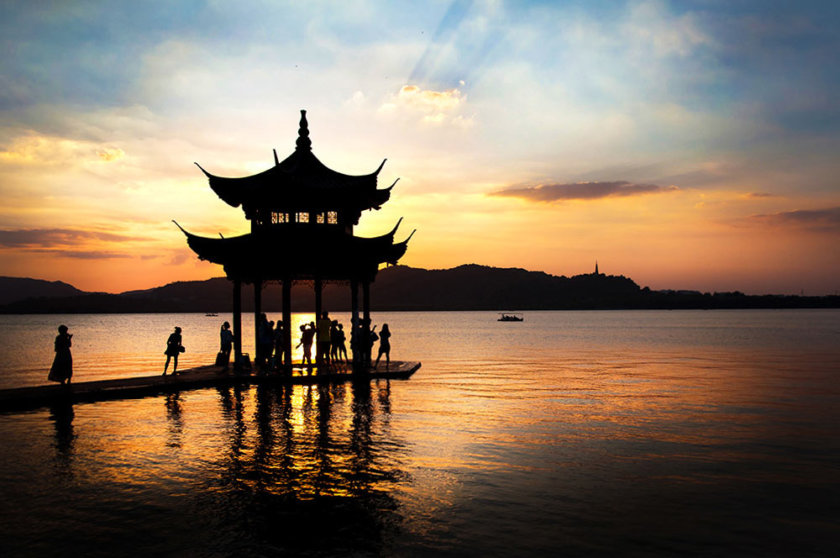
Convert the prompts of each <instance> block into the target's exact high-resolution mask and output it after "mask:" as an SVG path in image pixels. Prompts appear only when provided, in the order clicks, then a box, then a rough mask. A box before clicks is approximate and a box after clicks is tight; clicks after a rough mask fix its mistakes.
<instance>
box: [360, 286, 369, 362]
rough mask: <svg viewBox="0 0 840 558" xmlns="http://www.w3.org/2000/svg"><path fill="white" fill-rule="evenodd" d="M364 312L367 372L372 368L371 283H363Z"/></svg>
mask: <svg viewBox="0 0 840 558" xmlns="http://www.w3.org/2000/svg"><path fill="white" fill-rule="evenodd" d="M362 312H363V313H364V315H363V323H364V324H365V331H364V334H363V335H362V339H364V340H365V347H364V351H363V353H364V355H365V362H364V365H365V370H367V369H368V368H369V367H370V281H363V282H362Z"/></svg>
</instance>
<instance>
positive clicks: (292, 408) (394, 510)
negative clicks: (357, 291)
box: [217, 383, 406, 551]
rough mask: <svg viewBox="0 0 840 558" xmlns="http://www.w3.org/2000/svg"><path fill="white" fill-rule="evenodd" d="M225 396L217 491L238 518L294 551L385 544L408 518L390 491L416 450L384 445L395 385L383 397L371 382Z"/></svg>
mask: <svg viewBox="0 0 840 558" xmlns="http://www.w3.org/2000/svg"><path fill="white" fill-rule="evenodd" d="M218 393H219V396H220V398H219V401H220V404H221V410H222V414H223V418H224V422H225V429H226V433H227V440H228V450H227V452H226V455H225V456H224V457H223V459H222V462H221V463H220V465H221V469H222V476H221V478H219V479H218V482H219V484H220V485H221V486H219V487H217V488H220V489H221V492H222V493H223V495H224V498H225V499H226V500H227V501H226V503H225V508H226V510H227V511H226V513H229V514H231V517H230V520H232V521H236V522H237V523H239V524H240V525H247V526H248V527H249V529H252V530H253V531H252V536H254V537H255V538H256V539H257V540H260V541H264V542H267V543H268V544H270V545H272V547H279V548H285V549H287V550H301V551H303V550H314V549H318V548H321V549H331V551H336V550H337V549H342V551H371V550H376V549H380V550H381V548H382V546H383V545H384V544H385V541H386V540H387V538H388V537H387V535H388V533H390V532H392V531H394V529H395V528H396V527H397V526H398V525H399V523H400V522H401V521H402V518H401V516H400V513H399V505H398V502H397V501H396V499H395V498H394V497H393V496H391V494H390V492H391V490H392V489H393V488H394V486H395V484H396V482H397V481H399V480H401V479H403V478H404V473H403V472H402V471H401V470H400V467H399V465H400V463H401V462H402V461H403V459H402V458H403V456H404V454H405V451H406V447H405V445H404V444H402V443H400V442H399V441H397V440H393V439H382V440H381V442H383V443H382V444H378V443H377V442H376V441H375V440H378V439H379V434H380V432H379V431H378V430H377V427H378V426H377V425H379V424H381V423H382V421H381V420H380V419H381V418H382V417H383V409H388V411H387V412H388V413H389V412H390V401H389V400H388V399H389V392H388V391H385V392H383V391H382V390H381V389H380V390H379V393H378V396H377V397H376V398H374V397H372V387H371V385H370V383H364V384H358V385H352V386H345V385H336V386H330V385H320V386H319V385H315V386H258V387H256V388H245V389H240V388H235V387H232V388H220V389H219V390H218ZM251 397H252V398H253V415H252V417H249V413H248V412H247V411H246V409H248V408H249V402H250V398H251ZM348 398H349V400H348ZM249 430H250V432H249ZM380 446H381V447H380Z"/></svg>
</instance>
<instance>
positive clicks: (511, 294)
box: [0, 264, 840, 314]
mask: <svg viewBox="0 0 840 558" xmlns="http://www.w3.org/2000/svg"><path fill="white" fill-rule="evenodd" d="M0 292H3V293H4V294H3V296H4V297H5V298H4V301H5V302H4V303H0V314H145V313H150V314H163V313H208V312H216V313H229V312H231V311H232V310H233V300H232V288H231V282H230V281H228V280H227V279H225V278H223V277H217V278H214V279H207V280H205V281H179V282H175V283H170V284H167V285H164V286H162V287H156V288H153V289H148V290H143V291H129V292H125V293H121V294H106V293H86V292H84V291H79V290H78V289H75V288H74V287H72V286H71V285H68V284H66V283H61V282H48V281H40V280H37V279H25V278H8V277H0ZM16 296H17V298H15V297H16ZM281 299H282V296H281V292H280V286H279V285H278V284H274V283H272V284H269V285H267V286H266V287H265V288H264V289H263V291H262V301H263V311H266V312H279V311H280V301H281ZM323 307H324V308H327V309H329V310H332V311H337V312H343V311H349V310H350V289H349V288H348V287H347V286H346V285H342V284H335V283H328V284H327V285H326V286H325V288H324V291H323ZM253 308H254V295H253V286H252V285H243V287H242V310H243V312H252V311H253ZM314 308H315V301H314V292H313V289H312V288H311V286H310V285H308V284H306V283H303V284H295V286H294V287H293V288H292V311H293V312H311V311H313V309H314ZM802 308H840V296H838V295H826V296H801V295H746V294H744V293H741V292H738V291H734V292H723V293H720V292H716V293H700V292H697V291H675V290H658V291H654V290H651V289H649V288H647V287H644V288H641V287H639V285H637V284H636V283H635V282H634V281H633V280H632V279H629V278H627V277H624V276H621V275H605V274H603V273H590V274H584V275H576V276H573V277H565V276H555V275H549V274H547V273H543V272H539V271H527V270H524V269H518V268H494V267H487V266H479V265H474V264H470V265H463V266H459V267H456V268H452V269H444V270H426V269H418V268H410V267H405V266H395V267H389V268H386V269H383V270H381V271H380V272H379V274H378V276H377V279H376V281H375V282H374V283H372V284H371V310H373V311H377V312H383V311H399V312H436V311H467V312H469V311H487V312H490V311H492V312H505V311H520V312H527V311H542V310H546V311H551V310H724V309H731V310H736V309H740V310H745V309H802Z"/></svg>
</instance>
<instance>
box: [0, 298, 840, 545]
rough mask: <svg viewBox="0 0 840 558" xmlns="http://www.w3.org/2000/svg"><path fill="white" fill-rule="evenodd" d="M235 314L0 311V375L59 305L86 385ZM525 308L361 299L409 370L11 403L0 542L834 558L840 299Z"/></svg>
mask: <svg viewBox="0 0 840 558" xmlns="http://www.w3.org/2000/svg"><path fill="white" fill-rule="evenodd" d="M271 317H272V318H273V319H276V318H277V316H276V315H275V316H271ZM335 317H337V318H338V319H340V320H342V321H343V322H344V323H345V324H346V323H347V322H348V319H347V318H348V316H347V315H343V314H339V315H337V316H335ZM226 318H227V319H229V317H226V316H219V317H206V316H204V315H199V314H169V315H161V314H149V315H72V316H0V324H2V331H3V333H4V338H5V340H6V343H5V348H6V353H5V356H6V358H5V367H4V370H3V373H2V377H0V387H4V388H5V387H15V386H22V385H38V384H43V383H45V378H46V373H47V369H48V368H49V365H50V362H51V360H52V340H53V338H54V337H55V335H56V327H57V326H58V325H59V324H60V323H65V324H66V325H68V326H69V327H70V331H71V333H73V334H74V337H73V357H74V371H75V374H74V380H75V381H84V380H89V379H100V378H106V377H123V376H134V375H146V374H151V373H160V371H162V368H163V361H164V358H165V357H164V356H163V354H162V353H163V349H164V345H165V340H166V337H167V336H168V334H169V333H170V331H171V329H172V327H173V326H175V325H178V326H180V327H182V328H183V336H184V345H185V346H186V347H187V352H186V353H185V354H184V355H183V358H182V360H181V367H182V368H186V367H189V366H195V365H199V364H207V363H210V362H212V359H213V357H214V355H215V352H216V351H217V350H218V327H219V324H220V323H221V321H223V320H224V319H226ZM525 318H526V321H525V322H522V323H499V322H497V321H495V320H496V315H495V314H493V313H487V312H453V313H379V314H375V316H374V319H375V323H377V324H381V323H383V322H387V323H388V324H389V326H390V328H391V330H392V332H393V337H392V347H393V350H392V357H393V358H395V359H399V360H418V361H421V362H422V363H423V366H422V368H421V369H420V370H419V371H418V372H417V373H416V374H415V375H414V377H412V378H411V379H410V380H408V381H392V382H385V381H378V382H377V381H373V382H371V383H370V384H369V385H367V384H365V385H356V386H353V385H339V386H331V387H322V388H319V387H304V386H295V387H289V388H276V389H269V388H257V387H250V388H242V389H233V388H231V389H204V390H196V391H185V392H182V393H179V394H173V395H168V396H158V397H148V398H143V399H132V400H124V401H108V402H100V403H91V404H79V405H75V406H72V407H54V408H51V409H41V410H36V411H32V412H25V413H6V414H0V436H2V450H0V555H2V556H24V555H25V556H32V555H35V556H51V555H56V556H58V555H62V556H65V555H77V554H79V555H86V556H110V555H114V554H120V555H128V556H152V555H160V554H164V555H179V556H235V555H243V556H249V555H250V556H274V555H280V554H290V553H294V554H298V555H303V556H335V555H354V556H368V555H372V556H375V555H383V556H441V555H442V556H463V555H467V556H511V555H515V556H550V555H565V556H579V555H586V556H592V555H596V556H615V555H622V556H623V555H630V556H649V555H672V556H677V555H679V556H709V555H714V556H720V555H736V556H829V555H840V311H838V310H763V311H662V312H660V311H638V312H635V311H633V312H630V311H615V312H613V311H609V312H529V313H527V314H526V315H525ZM295 319H296V323H297V322H302V321H309V320H310V319H311V316H310V315H305V314H301V315H296V316H295ZM243 321H245V322H246V324H245V325H246V326H248V325H250V326H251V327H250V328H247V327H246V330H245V335H246V341H247V340H249V339H251V338H252V335H253V324H252V320H243ZM252 344H253V342H252V341H251V345H252ZM246 351H248V352H251V353H252V354H253V350H252V349H251V348H250V347H246Z"/></svg>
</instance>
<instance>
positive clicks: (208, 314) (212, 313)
mask: <svg viewBox="0 0 840 558" xmlns="http://www.w3.org/2000/svg"><path fill="white" fill-rule="evenodd" d="M204 315H205V316H207V317H210V318H215V317H216V316H218V314H216V313H215V312H208V313H206V314H204Z"/></svg>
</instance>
